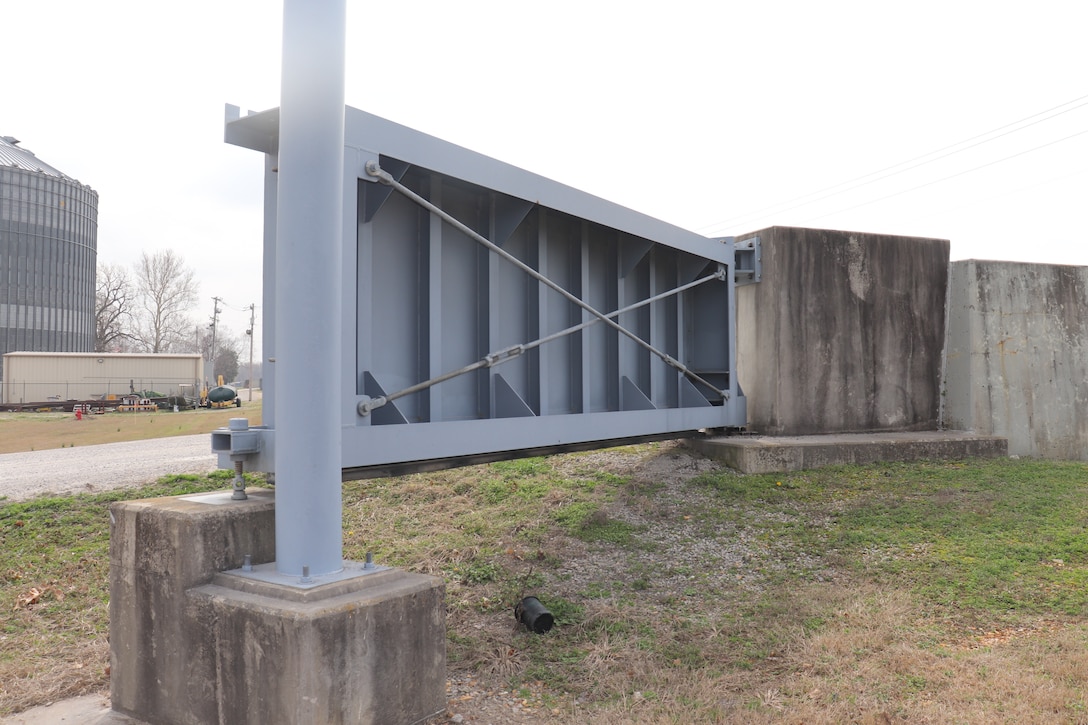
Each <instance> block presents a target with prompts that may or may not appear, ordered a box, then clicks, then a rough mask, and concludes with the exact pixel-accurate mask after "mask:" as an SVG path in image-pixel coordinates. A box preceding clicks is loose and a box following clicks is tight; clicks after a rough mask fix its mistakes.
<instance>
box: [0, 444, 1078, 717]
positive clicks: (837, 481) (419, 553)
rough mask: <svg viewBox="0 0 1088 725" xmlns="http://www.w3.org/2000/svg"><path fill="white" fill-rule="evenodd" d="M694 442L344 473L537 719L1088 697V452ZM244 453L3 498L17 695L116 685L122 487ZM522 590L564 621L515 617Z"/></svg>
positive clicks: (467, 672) (6, 699)
mask: <svg viewBox="0 0 1088 725" xmlns="http://www.w3.org/2000/svg"><path fill="white" fill-rule="evenodd" d="M704 463H705V462H704ZM698 464H699V461H695V462H694V463H692V462H691V460H690V459H688V458H687V456H686V454H684V453H682V452H680V451H678V450H677V449H675V447H674V446H673V445H672V444H649V445H645V446H638V447H629V448H625V449H618V450H613V451H606V452H597V453H588V454H571V455H567V456H558V457H554V458H549V459H527V460H523V461H514V462H506V463H494V464H490V465H487V466H477V467H471V468H464V469H457V470H452V471H444V472H438V473H431V474H420V475H415V476H407V477H403V478H399V479H375V480H370V481H357V482H351V483H347V484H345V486H344V541H345V556H347V557H348V558H352V559H359V560H361V559H362V558H364V556H365V554H366V552H368V551H370V552H373V553H374V555H375V558H376V560H377V561H378V562H379V563H381V564H386V565H393V566H397V567H401V568H404V569H408V570H412V571H418V572H425V573H430V574H435V575H438V576H441V577H443V578H444V579H445V581H446V583H447V612H448V626H447V632H448V641H447V656H448V661H449V670H450V674H451V678H456V677H465V678H472V679H473V681H474V682H476V683H477V685H476V687H477V688H478V689H479V690H481V691H484V690H486V691H489V692H498V691H504V692H508V693H510V695H509V697H510V698H512V700H513V701H514V702H515V704H516V707H517V708H518V709H520V710H521V712H522V715H523V717H524V718H527V719H525V720H524V721H526V722H532V721H537V720H539V721H544V722H567V723H704V722H706V723H714V722H725V723H733V722H735V723H761V722H762V723H777V722H798V723H799V722H806V723H838V722H857V723H891V722H931V723H944V722H958V723H992V722H1013V721H1016V722H1020V723H1044V722H1088V709H1086V708H1088V697H1086V696H1085V695H1084V692H1083V682H1084V680H1085V678H1086V677H1088V646H1086V645H1088V619H1086V617H1085V613H1086V611H1088V587H1086V586H1085V583H1086V582H1085V577H1086V576H1088V541H1086V537H1085V533H1086V527H1088V466H1086V465H1085V464H1082V463H1055V462H1040V461H1031V460H987V461H969V462H958V463H917V464H909V465H908V464H895V465H876V466H867V467H844V468H836V469H825V470H820V471H807V472H801V473H796V474H780V475H776V476H742V475H738V474H734V473H731V472H727V471H716V470H715V471H709V472H704V473H702V474H699V475H692V474H695V473H696V471H695V470H694V469H695V468H702V469H707V468H710V467H709V466H707V465H698ZM687 469H691V470H690V471H688V472H687V473H677V471H685V470H687ZM227 478H229V476H228V474H226V473H222V472H221V473H217V474H215V476H213V477H211V478H194V477H181V478H175V479H170V480H167V481H164V482H163V483H161V484H160V485H159V487H158V488H155V489H143V490H140V491H128V492H112V493H110V494H101V495H95V496H74V497H70V498H63V499H41V500H38V501H32V502H27V503H21V504H8V505H6V506H3V507H0V574H2V577H3V579H2V581H0V611H4V612H5V613H9V612H10V613H11V615H10V616H7V615H6V616H5V618H4V619H3V624H2V625H0V626H2V632H0V714H7V713H10V712H13V711H18V710H21V709H23V708H25V707H27V706H29V705H31V704H34V702H42V701H49V700H52V699H56V698H57V697H61V696H67V695H70V694H74V693H77V692H84V691H93V690H100V689H103V688H104V687H105V686H106V682H107V676H106V672H105V667H106V664H107V663H108V650H107V646H106V644H105V641H104V640H105V632H106V629H107V622H108V612H107V602H106V591H105V587H106V568H105V567H106V566H107V564H106V563H105V562H106V557H105V552H106V551H107V541H106V537H107V535H108V525H107V521H106V518H107V514H106V513H105V505H106V504H107V503H108V502H109V501H111V500H114V499H116V498H119V497H122V496H123V497H125V498H133V497H145V496H149V495H162V494H166V493H171V492H180V490H177V489H179V487H184V488H185V489H186V490H207V489H210V488H223V487H226V486H228V485H229V481H228V480H227ZM34 592H37V594H34ZM526 595H534V596H537V597H539V598H540V600H541V601H542V602H543V603H544V604H545V606H547V607H548V608H549V609H550V610H551V612H552V613H553V615H554V616H555V620H556V626H555V628H554V629H553V630H552V631H551V632H550V633H548V634H546V635H533V634H529V633H527V632H525V631H523V630H516V629H514V628H513V624H514V620H513V615H512V611H513V606H514V604H515V603H516V602H517V601H518V600H519V599H520V598H521V597H523V596H526ZM472 706H473V704H472V702H471V701H465V702H461V703H459V704H458V707H462V708H465V709H464V710H462V711H463V712H467V713H469V714H470V715H471V714H472V710H471V707H472ZM534 713H535V714H534Z"/></svg>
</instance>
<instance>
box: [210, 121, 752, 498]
mask: <svg viewBox="0 0 1088 725" xmlns="http://www.w3.org/2000/svg"><path fill="white" fill-rule="evenodd" d="M345 121H346V123H345V129H346V130H345V177H344V202H343V204H344V233H343V285H344V290H345V293H344V297H345V299H344V305H343V309H342V317H343V331H344V334H343V338H344V342H343V353H342V355H343V359H342V365H341V368H342V371H343V372H342V375H341V378H340V379H339V380H336V381H314V384H315V385H324V384H330V385H337V386H339V389H340V390H341V391H342V396H341V397H342V400H343V403H342V406H341V408H340V418H341V435H342V452H343V454H342V461H341V463H342V468H343V470H344V476H345V477H346V478H347V477H357V476H364V475H373V474H374V473H375V472H388V471H393V470H396V471H400V470H412V469H422V468H427V467H434V466H437V465H440V464H443V463H446V462H463V461H469V460H482V459H489V458H497V457H511V456H516V455H524V454H525V453H527V452H537V451H549V450H561V449H564V448H575V447H582V448H584V447H598V446H605V445H610V444H613V443H616V442H622V441H626V440H631V439H646V438H655V437H679V436H682V435H685V434H688V433H691V432H694V431H697V430H699V429H703V428H737V427H742V426H744V424H745V420H746V408H745V399H744V396H743V393H742V392H741V390H740V388H739V386H738V384H737V381H736V376H735V375H734V374H733V370H734V369H735V358H736V355H735V340H736V333H735V329H734V319H735V317H734V303H735V297H734V294H735V286H734V285H735V280H734V249H733V240H732V239H726V240H722V239H707V238H705V237H701V236H699V235H696V234H693V233H691V232H688V231H685V230H682V229H679V228H677V227H674V226H671V225H669V224H666V223H664V222H661V221H659V220H656V219H652V218H650V217H647V216H645V215H643V214H639V213H637V212H634V211H632V210H629V209H625V208H623V207H620V206H618V205H616V204H612V203H610V202H607V201H604V200H602V199H599V198H597V197H594V196H591V195H589V194H585V193H583V192H580V191H577V190H575V189H572V188H570V187H567V186H564V185H562V184H558V183H556V182H554V181H551V180H548V179H545V178H543V177H540V176H537V175H535V174H532V173H529V172H526V171H524V170H521V169H518V168H515V167H513V166H510V165H508V164H504V163H501V162H499V161H496V160H494V159H490V158H487V157H485V156H482V155H480V154H477V153H474V152H471V151H468V150H466V149H464V148H461V147H458V146H455V145H453V144H450V143H447V142H444V141H441V140H439V139H436V138H434V137H431V136H427V135H426V134H422V133H419V132H417V131H413V130H411V129H407V128H405V127H403V126H399V125H397V124H394V123H391V122H389V121H386V120H384V119H380V118H378V117H376V116H373V115H371V114H367V113H365V112H363V111H359V110H356V109H353V108H347V109H346V116H345ZM226 136H227V141H228V142H230V143H234V144H237V145H241V146H245V147H247V148H251V149H254V150H258V151H261V152H263V153H265V154H267V155H268V159H269V161H268V163H267V164H266V168H267V174H268V178H269V181H268V182H267V183H266V185H265V188H266V209H272V210H274V209H275V205H276V198H275V195H276V184H275V181H274V176H273V175H274V174H275V166H276V161H275V159H276V152H277V138H278V111H277V110H272V111H266V112H263V113H259V114H253V115H250V116H247V117H244V118H241V117H239V116H238V114H237V112H236V109H230V108H228V122H227V130H226ZM368 165H369V167H368ZM368 168H369V171H368ZM424 204H430V205H433V207H437V209H434V208H429V207H427V208H425V207H424V206H423V205H424ZM442 213H445V214H448V215H450V216H451V217H452V219H450V218H443V217H442V216H441V214H442ZM271 217H274V212H273V213H272V214H271ZM268 218H269V215H268V212H267V211H266V219H268ZM462 225H463V227H462ZM268 226H269V225H268V223H267V222H266V232H265V286H266V294H265V308H266V309H265V327H264V329H265V330H266V338H265V346H264V347H265V350H264V360H265V361H266V363H268V364H267V365H266V366H265V367H266V368H267V369H269V370H270V374H267V375H266V376H265V377H266V381H267V380H268V378H269V377H271V376H274V360H275V350H276V342H275V340H274V339H272V338H270V336H268V335H267V331H269V330H271V329H273V325H272V324H270V319H274V316H275V309H274V305H272V304H270V302H271V301H272V300H274V296H273V295H271V294H270V293H269V292H268V291H267V288H268V287H269V286H270V285H274V278H273V275H271V274H270V272H271V270H273V269H274V267H275V259H274V249H275V244H274V242H275V229H274V226H272V227H271V229H269V228H268ZM487 243H490V245H494V249H492V248H489V246H487ZM504 254H505V255H510V258H509V259H508V258H505V257H504V256H503V255H504ZM519 264H520V265H524V267H519ZM538 275H542V276H543V277H546V278H547V280H550V282H551V283H555V284H558V285H559V286H560V287H562V288H563V289H564V290H566V292H568V293H570V294H571V295H573V297H574V298H577V299H576V300H572V299H568V298H566V297H564V296H563V295H562V294H560V293H558V292H556V291H555V290H554V289H552V288H551V287H550V286H549V283H548V282H546V281H544V280H542V279H539V278H538ZM681 287H684V289H683V291H680V292H675V290H677V289H678V288H681ZM650 298H654V299H653V301H652V302H649V303H647V302H646V301H647V300H648V299H650ZM270 307H271V309H270ZM585 307H588V308H589V309H585ZM598 313H604V316H605V317H607V318H608V321H603V322H602V321H599V320H598V318H597V316H596V315H597V314H598ZM613 313H616V314H613ZM617 322H618V324H619V325H620V326H621V327H622V328H624V330H625V331H626V332H624V331H620V330H617V329H615V328H614V327H613V326H612V325H614V324H615V323H617ZM571 328H575V329H574V330H571ZM561 333H565V334H561ZM629 333H630V334H633V335H632V336H633V337H634V338H637V339H632V336H629ZM552 336H554V338H553V337H552ZM545 338H548V339H547V341H543V342H542V340H544V339H545ZM456 371H460V374H457V375H455V376H451V377H449V378H448V379H443V380H442V381H441V382H435V381H434V379H435V378H436V377H439V376H443V375H445V374H447V373H452V372H456ZM299 394H300V395H304V394H305V393H304V391H300V393H299ZM275 411H276V406H275V401H274V400H272V401H268V402H267V403H266V408H265V423H266V426H264V427H263V428H261V429H259V430H260V433H259V435H260V436H261V440H262V445H261V450H260V452H259V453H257V454H255V455H253V456H251V458H250V460H249V463H248V464H247V465H248V467H249V468H251V469H255V470H271V465H272V460H273V456H272V450H273V449H274V442H275V436H274V430H275Z"/></svg>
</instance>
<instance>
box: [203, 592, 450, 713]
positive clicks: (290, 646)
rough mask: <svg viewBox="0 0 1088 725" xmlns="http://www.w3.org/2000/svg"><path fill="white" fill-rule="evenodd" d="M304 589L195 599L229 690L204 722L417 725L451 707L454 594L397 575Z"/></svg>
mask: <svg viewBox="0 0 1088 725" xmlns="http://www.w3.org/2000/svg"><path fill="white" fill-rule="evenodd" d="M299 593H300V592H299V590H298V589H297V588H295V587H290V586H284V585H280V584H265V583H258V582H253V581H251V580H247V579H244V578H242V577H240V576H238V575H236V574H224V575H220V576H217V577H216V578H215V580H214V582H213V583H212V584H209V585H206V586H203V587H197V588H195V589H193V590H191V591H190V592H189V604H190V607H189V612H190V615H191V620H192V621H193V622H194V623H196V624H197V625H198V626H199V628H200V630H201V631H204V632H207V633H208V634H209V635H210V636H209V640H208V642H209V644H214V646H208V647H205V648H202V655H203V656H201V657H198V658H195V659H196V661H195V662H194V670H195V671H196V672H197V673H198V674H199V675H200V677H199V679H201V680H204V681H214V682H215V684H216V689H217V690H218V697H217V698H216V705H217V712H215V713H214V714H213V713H208V715H213V716H214V718H215V719H204V720H202V722H219V723H238V724H239V725H241V724H243V723H249V724H252V725H279V724H282V725H294V724H295V723H345V724H347V723H352V724H355V723H359V724H362V723H367V724H372V725H379V724H383V723H405V724H408V723H416V722H420V721H422V720H425V719H426V718H428V717H430V716H432V715H434V714H436V713H438V712H441V711H442V710H443V709H444V708H445V706H446V697H445V692H446V688H445V685H446V650H445V588H444V586H443V585H442V583H441V581H440V580H437V579H435V578H434V577H428V576H421V575H418V574H409V573H405V572H401V571H396V570H387V571H381V572H377V573H373V574H368V575H366V576H362V577H358V578H355V579H351V580H348V581H346V582H339V583H335V584H327V585H322V586H319V587H316V588H314V589H313V590H310V591H307V592H305V594H306V595H307V596H306V597H304V598H302V597H299V596H297V595H298V594H299Z"/></svg>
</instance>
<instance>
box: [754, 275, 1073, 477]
mask: <svg viewBox="0 0 1088 725" xmlns="http://www.w3.org/2000/svg"><path fill="white" fill-rule="evenodd" d="M1086 332H1088V267H1071V266H1061V265H1044V264H1026V263H1019V262H989V261H978V260H966V261H961V262H953V263H952V265H951V273H950V281H949V301H948V333H947V339H948V341H947V352H946V364H945V375H944V393H945V394H944V415H943V418H944V424H945V426H946V427H948V428H953V429H963V430H972V431H975V432H978V433H984V434H988V435H999V436H1005V437H1007V438H1008V441H1009V453H1010V454H1015V455H1028V456H1037V457H1040V458H1051V459H1068V460H1088V407H1086V405H1088V349H1086V347H1085V333H1086ZM749 405H751V403H749Z"/></svg>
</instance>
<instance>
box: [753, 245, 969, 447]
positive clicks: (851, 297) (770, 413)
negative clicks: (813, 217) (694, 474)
mask: <svg viewBox="0 0 1088 725" xmlns="http://www.w3.org/2000/svg"><path fill="white" fill-rule="evenodd" d="M753 236H759V237H760V239H761V243H762V264H763V281H762V282H761V283H759V284H753V285H748V286H744V287H739V288H737V371H738V376H739V380H740V384H741V387H742V388H743V389H744V392H745V394H746V395H747V396H748V426H749V429H750V430H752V431H753V432H756V433H761V434H766V435H812V434H819V433H850V432H864V431H911V430H935V429H936V428H937V425H938V419H939V413H940V372H941V351H942V347H943V345H944V309H945V295H946V289H947V279H948V259H949V243H948V241H946V240H942V239H917V238H911V237H897V236H890V235H882V234H861V233H856V232H839V231H827V230H818V229H798V228H792V227H772V228H770V229H764V230H762V231H759V232H755V233H753V234H746V235H743V236H742V237H738V240H742V239H747V238H749V237H753Z"/></svg>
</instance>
